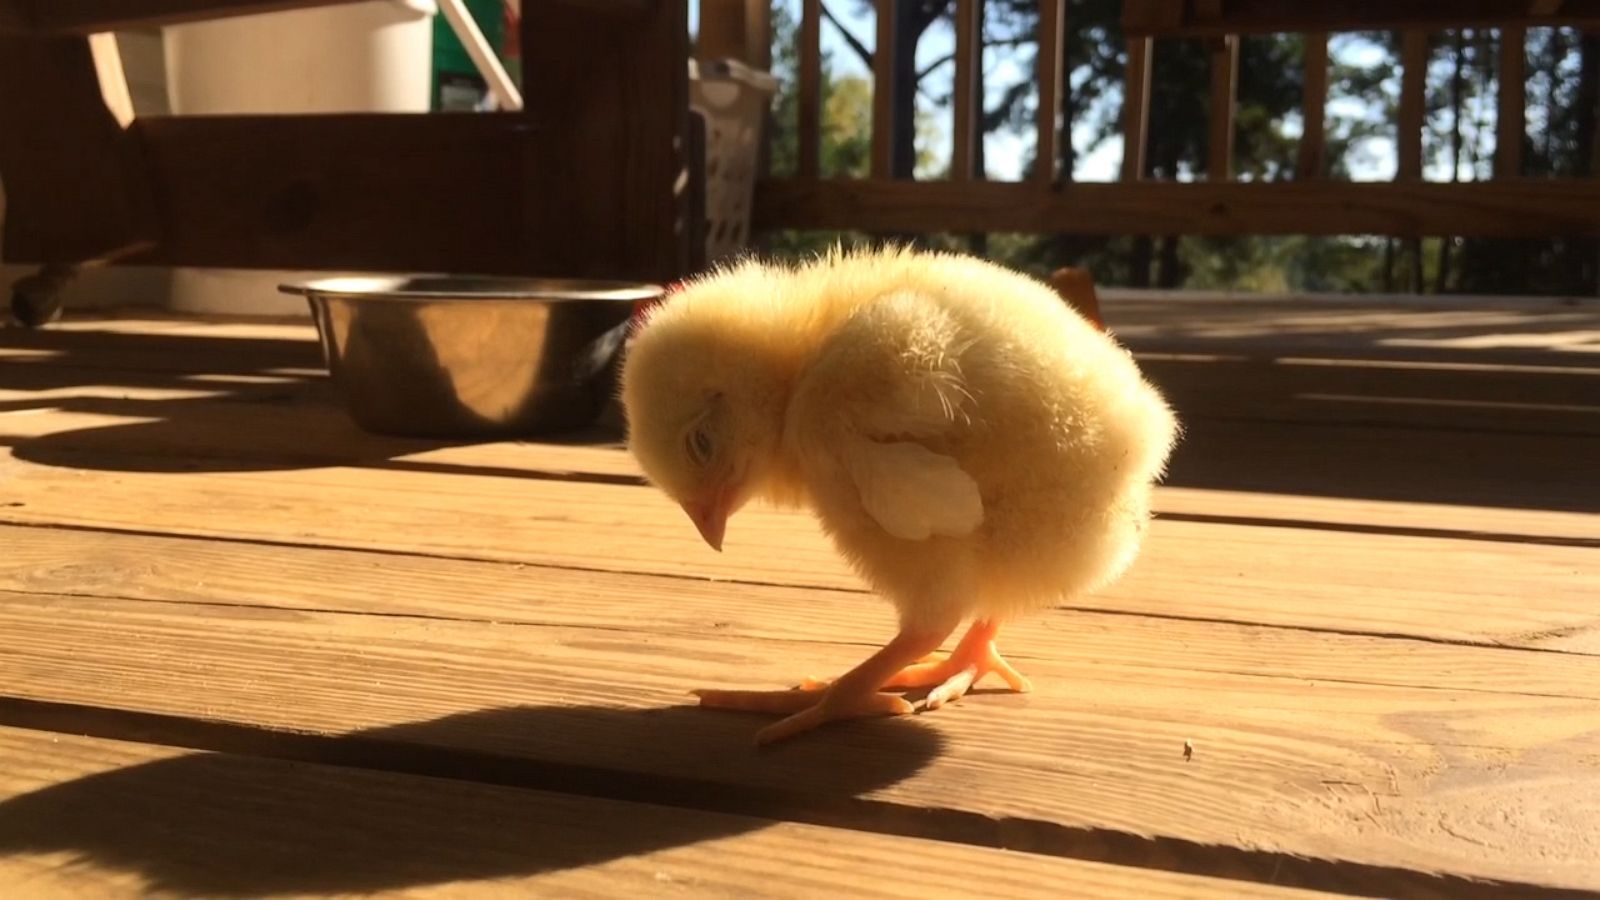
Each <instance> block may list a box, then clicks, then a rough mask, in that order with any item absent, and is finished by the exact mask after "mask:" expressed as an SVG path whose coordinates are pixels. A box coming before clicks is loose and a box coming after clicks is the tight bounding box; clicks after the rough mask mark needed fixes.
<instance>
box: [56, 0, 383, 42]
mask: <svg viewBox="0 0 1600 900" xmlns="http://www.w3.org/2000/svg"><path fill="white" fill-rule="evenodd" d="M354 2H358V0H35V2H34V3H33V16H32V30H34V31H38V32H43V33H67V34H93V33H95V32H102V31H117V30H123V29H129V28H153V27H157V26H161V25H177V24H180V23H183V22H198V21H204V20H206V19H223V18H228V17H230V16H243V15H252V14H255V13H270V12H283V11H285V10H291V9H306V8H310V7H316V6H335V5H338V4H342V3H354Z"/></svg>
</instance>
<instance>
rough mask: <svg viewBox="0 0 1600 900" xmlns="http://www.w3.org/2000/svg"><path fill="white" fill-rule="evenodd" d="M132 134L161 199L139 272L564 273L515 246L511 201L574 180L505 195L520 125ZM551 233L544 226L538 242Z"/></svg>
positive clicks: (196, 128)
mask: <svg viewBox="0 0 1600 900" xmlns="http://www.w3.org/2000/svg"><path fill="white" fill-rule="evenodd" d="M135 132H136V133H137V134H138V136H139V138H140V139H141V140H142V142H143V144H144V146H145V148H146V152H147V154H148V158H149V160H150V166H151V170H152V172H153V173H154V177H155V179H156V181H157V183H158V184H160V185H161V187H162V199H163V204H162V212H163V221H164V230H163V241H162V245H161V247H160V248H158V249H157V250H155V251H153V252H151V253H148V254H146V255H144V256H141V257H140V258H139V259H138V261H139V262H142V263H151V264H162V265H198V266H208V265H229V266H244V267H276V268H284V269H317V268H327V269H357V270H360V269H376V270H401V271H412V270H422V271H484V272H517V271H521V272H524V273H527V272H541V271H542V272H546V273H548V272H551V271H557V270H558V267H559V266H560V264H561V263H562V262H563V258H562V257H560V256H559V255H557V254H556V253H555V252H553V251H552V250H551V249H550V248H551V245H550V244H542V243H540V242H537V241H529V240H526V239H525V237H524V235H525V232H524V231H523V219H522V216H523V214H524V212H523V203H522V200H523V197H524V196H527V197H541V198H547V197H550V196H552V192H553V191H554V190H555V186H556V185H557V184H560V183H562V182H564V181H570V180H571V179H572V177H573V175H572V173H571V172H570V171H566V172H561V173H559V174H558V173H556V172H553V171H544V172H540V173H537V175H535V176H534V177H533V179H532V180H531V181H530V182H528V183H527V184H525V185H522V186H521V187H518V188H517V189H512V186H516V185H519V183H520V181H521V174H522V172H523V166H522V161H523V158H524V153H525V150H526V147H527V145H528V144H529V142H530V141H529V138H530V135H531V134H532V132H531V131H530V129H529V127H528V126H527V124H526V123H525V122H524V121H523V120H522V119H521V118H520V117H518V116H514V115H495V116H415V115H370V114H352V115H327V116H305V117H300V116H204V117H174V118H146V119H140V120H139V121H138V122H137V123H136V125H135ZM474 185H477V186H476V187H474ZM528 209H529V210H530V211H531V213H532V214H537V215H541V216H542V215H544V214H545V213H546V212H550V213H552V214H553V210H552V209H551V208H550V207H548V206H546V204H544V203H543V202H537V203H530V204H528ZM563 226H572V223H569V222H560V221H559V220H557V219H555V218H553V217H551V218H544V219H543V220H542V221H541V222H540V224H539V225H538V227H539V229H540V231H539V232H538V233H555V232H557V231H560V230H561V229H562V227H563ZM572 227H575V226H572Z"/></svg>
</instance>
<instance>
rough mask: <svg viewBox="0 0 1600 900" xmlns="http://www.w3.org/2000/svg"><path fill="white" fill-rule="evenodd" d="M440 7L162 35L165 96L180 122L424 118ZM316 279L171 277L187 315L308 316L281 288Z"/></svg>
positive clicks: (206, 273)
mask: <svg viewBox="0 0 1600 900" xmlns="http://www.w3.org/2000/svg"><path fill="white" fill-rule="evenodd" d="M436 12H437V9H436V7H435V5H434V0H370V2H366V3H352V4H344V5H338V6H328V7H319V8H313V9H303V10H293V11H290V12H281V13H266V14H262V15H253V16H236V17H233V18H227V19H217V20H214V21H207V22H196V23H192V24H187V25H178V26H172V27H169V28H166V29H164V30H163V43H164V51H165V58H166V69H167V97H168V100H169V102H170V104H171V108H172V112H173V113H174V114H177V115H229V114H235V115H240V114H243V115H261V114H295V113H356V112H388V113H426V112H427V111H428V108H429V90H430V85H431V80H432V65H433V16H434V15H435V14H436ZM315 274H316V273H307V272H282V271H263V270H245V269H185V268H179V269H175V270H173V277H172V295H171V305H172V308H173V309H176V310H181V311H185V312H204V313H237V314H243V315H301V314H306V307H305V302H304V301H303V300H300V299H299V298H297V297H286V296H284V295H283V294H282V293H280V292H279V291H278V285H279V284H282V283H284V282H286V281H298V280H302V279H304V278H308V277H314V275H315Z"/></svg>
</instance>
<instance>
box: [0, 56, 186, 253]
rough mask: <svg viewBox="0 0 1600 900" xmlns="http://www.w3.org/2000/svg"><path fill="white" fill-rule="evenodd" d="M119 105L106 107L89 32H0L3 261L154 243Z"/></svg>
mask: <svg viewBox="0 0 1600 900" xmlns="http://www.w3.org/2000/svg"><path fill="white" fill-rule="evenodd" d="M100 59H101V60H102V61H104V60H105V59H106V56H105V54H104V52H102V53H101V54H100ZM127 112H131V110H125V109H119V110H117V111H116V113H114V112H113V111H112V110H110V109H108V108H107V107H106V96H105V94H104V93H102V89H101V81H100V79H99V77H98V74H97V69H96V54H95V52H94V50H93V49H92V47H91V43H90V39H89V38H86V37H65V38H50V39H38V38H17V37H4V36H0V123H3V127H0V178H3V179H4V181H5V185H6V217H5V218H6V221H5V233H4V235H0V237H3V239H4V240H3V246H0V255H3V256H4V258H5V259H6V260H7V261H8V262H20V263H35V262H37V263H45V262H48V263H79V262H89V261H98V260H115V259H120V258H123V257H125V256H127V255H128V254H130V253H133V252H137V251H140V250H143V249H145V248H148V247H149V246H151V245H153V244H154V242H155V241H156V239H157V238H158V236H159V227H158V223H157V221H156V217H155V200H154V196H153V194H152V192H151V186H150V184H149V181H148V178H147V174H146V170H145V168H144V165H143V162H142V160H141V158H140V155H139V147H138V146H137V144H136V143H135V142H134V141H133V140H132V139H130V137H129V135H128V133H127V132H126V131H124V129H123V127H122V124H121V123H120V122H119V116H118V113H127Z"/></svg>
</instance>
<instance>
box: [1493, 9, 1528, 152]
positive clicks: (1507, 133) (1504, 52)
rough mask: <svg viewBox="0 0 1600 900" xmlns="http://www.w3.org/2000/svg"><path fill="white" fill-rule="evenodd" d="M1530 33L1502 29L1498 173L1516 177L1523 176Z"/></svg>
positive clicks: (1497, 149) (1519, 29)
mask: <svg viewBox="0 0 1600 900" xmlns="http://www.w3.org/2000/svg"><path fill="white" fill-rule="evenodd" d="M1527 39H1528V35H1527V31H1526V30H1525V29H1523V28H1516V27H1507V28H1502V29H1501V30H1500V72H1499V81H1500V90H1499V94H1498V96H1497V98H1496V104H1497V110H1498V113H1497V118H1496V120H1495V147H1494V174H1495V177H1496V178H1516V177H1518V176H1520V175H1521V174H1522V142H1523V140H1524V134H1525V131H1526V128H1527V123H1526V121H1525V119H1526V117H1525V109H1524V108H1525V106H1526V105H1527V99H1528V95H1527V78H1528V76H1527V65H1528V50H1527Z"/></svg>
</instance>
